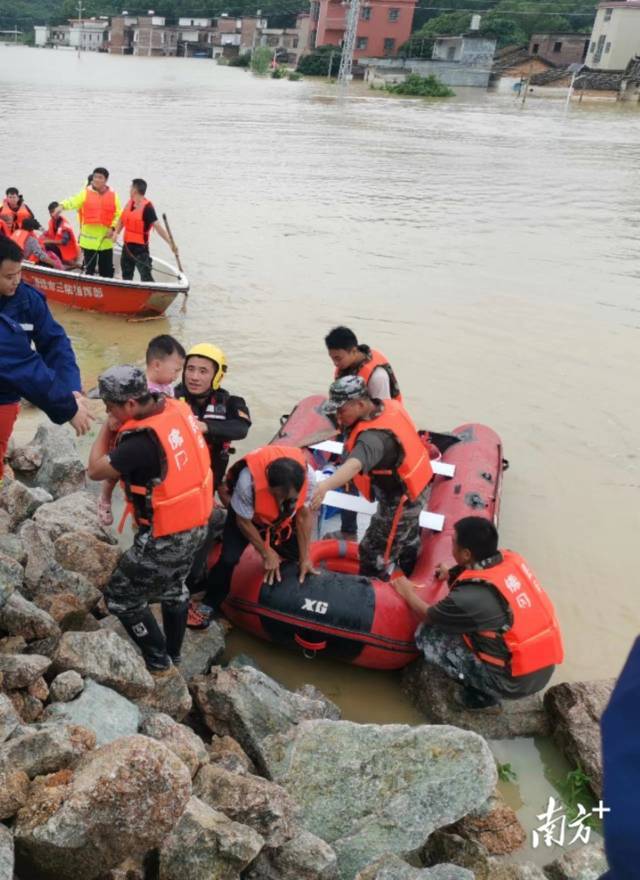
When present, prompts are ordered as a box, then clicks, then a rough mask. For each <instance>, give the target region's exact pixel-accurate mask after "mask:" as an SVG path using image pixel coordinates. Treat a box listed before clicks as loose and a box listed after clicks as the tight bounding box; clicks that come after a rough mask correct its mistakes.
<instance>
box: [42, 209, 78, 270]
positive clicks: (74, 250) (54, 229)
mask: <svg viewBox="0 0 640 880" xmlns="http://www.w3.org/2000/svg"><path fill="white" fill-rule="evenodd" d="M58 219H59V220H60V222H59V223H57V222H56V220H58ZM63 232H68V233H69V241H68V242H67V243H66V244H62V233H63ZM47 238H48V239H49V240H50V241H55V243H56V246H57V248H58V250H59V251H60V255H61V256H62V259H63V260H64V262H65V263H75V262H76V260H77V259H78V257H79V256H80V248H79V247H78V242H77V240H76V234H75V232H74V231H73V227H72V226H71V224H70V223H69V222H68V220H65V219H64V217H61V218H55V217H52V218H51V220H49V226H48V227H47Z"/></svg>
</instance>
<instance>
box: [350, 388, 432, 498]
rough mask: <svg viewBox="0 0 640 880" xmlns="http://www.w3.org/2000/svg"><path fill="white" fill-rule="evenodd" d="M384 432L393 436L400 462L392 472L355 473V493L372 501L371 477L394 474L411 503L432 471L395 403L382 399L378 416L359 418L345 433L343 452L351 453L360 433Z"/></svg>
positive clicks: (404, 413) (413, 429) (405, 415)
mask: <svg viewBox="0 0 640 880" xmlns="http://www.w3.org/2000/svg"><path fill="white" fill-rule="evenodd" d="M372 430H373V431H388V432H389V433H390V434H393V436H394V437H395V439H396V441H397V442H398V444H399V445H400V448H401V450H402V459H401V461H400V463H399V464H398V465H397V467H396V469H395V470H394V471H381V470H372V471H369V473H368V474H366V475H365V474H362V473H361V474H356V476H355V477H354V478H353V482H354V483H355V484H356V486H357V487H358V491H359V492H360V493H361V494H362V495H364V497H365V498H368V499H369V501H371V500H373V494H372V491H371V477H372V476H376V475H378V476H391V475H392V474H395V475H396V476H397V477H398V478H399V479H400V481H401V482H402V484H403V487H404V492H405V494H406V495H408V496H409V498H410V499H411V500H412V501H415V500H416V498H417V497H418V495H419V494H420V493H421V492H422V491H423V490H424V489H425V488H426V487H427V486H428V485H429V482H430V480H431V477H432V476H433V471H432V470H431V462H430V461H429V453H428V452H427V450H426V448H425V446H424V443H423V442H422V440H421V438H420V435H419V434H418V432H417V430H416V426H415V425H414V424H413V420H412V418H411V416H410V415H409V413H408V412H407V411H406V409H405V408H404V407H403V406H402V404H401V403H398V401H397V400H385V401H384V408H383V410H382V412H381V413H380V415H378V416H375V417H374V418H372V419H361V420H360V421H359V422H356V424H355V425H354V427H353V428H351V430H350V432H349V436H348V437H347V440H346V442H345V449H346V451H347V452H351V450H352V449H353V447H354V446H355V445H356V440H357V439H358V435H359V434H361V433H362V432H363V431H372Z"/></svg>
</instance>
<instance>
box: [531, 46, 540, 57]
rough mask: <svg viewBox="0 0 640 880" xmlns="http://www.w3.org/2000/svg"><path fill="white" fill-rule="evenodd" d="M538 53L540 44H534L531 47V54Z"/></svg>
mask: <svg viewBox="0 0 640 880" xmlns="http://www.w3.org/2000/svg"><path fill="white" fill-rule="evenodd" d="M539 51H540V43H534V44H533V46H532V47H531V54H532V55H537V54H538V52H539Z"/></svg>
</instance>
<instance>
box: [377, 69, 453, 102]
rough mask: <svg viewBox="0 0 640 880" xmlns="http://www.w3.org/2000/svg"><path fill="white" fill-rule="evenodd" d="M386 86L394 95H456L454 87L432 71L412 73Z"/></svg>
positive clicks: (424, 96)
mask: <svg viewBox="0 0 640 880" xmlns="http://www.w3.org/2000/svg"><path fill="white" fill-rule="evenodd" d="M385 88H386V90H387V91H388V92H392V93H393V94H394V95H417V96H419V97H423V98H450V97H451V96H452V95H455V92H454V91H453V89H450V88H449V86H445V84H444V83H441V82H440V80H439V79H438V77H437V76H434V75H433V74H432V73H430V74H429V76H420V75H419V74H417V73H410V74H409V76H408V77H407V78H406V79H405V81H404V82H401V83H397V84H396V85H388V86H385Z"/></svg>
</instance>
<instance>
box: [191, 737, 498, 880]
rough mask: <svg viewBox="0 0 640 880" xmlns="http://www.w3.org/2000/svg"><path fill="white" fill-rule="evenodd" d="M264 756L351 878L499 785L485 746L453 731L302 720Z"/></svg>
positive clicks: (267, 743)
mask: <svg viewBox="0 0 640 880" xmlns="http://www.w3.org/2000/svg"><path fill="white" fill-rule="evenodd" d="M261 751H262V755H263V758H264V761H265V764H266V766H267V768H268V771H269V773H270V776H271V778H272V779H273V780H274V781H275V782H278V783H279V784H280V785H282V786H283V787H284V788H286V789H287V791H289V792H290V793H291V794H292V795H293V796H294V797H295V799H296V801H297V803H298V804H299V805H300V807H301V808H302V824H303V825H304V826H305V827H306V828H307V829H308V830H309V831H312V832H313V833H314V834H317V835H318V836H319V837H321V838H322V839H323V840H326V841H327V843H329V844H331V846H332V847H333V848H334V849H335V851H336V853H337V856H338V866H339V873H340V877H341V878H345V880H346V878H348V880H351V878H353V877H354V876H355V874H356V873H357V872H358V871H359V870H361V869H362V868H363V867H365V866H366V865H368V864H369V863H370V862H371V861H372V859H375V858H376V857H379V856H381V855H383V854H384V853H387V852H392V853H396V854H399V855H401V854H402V853H405V852H408V851H411V850H415V849H417V848H418V847H420V846H423V845H424V843H425V841H426V839H427V837H428V836H429V834H430V833H431V832H432V831H434V830H435V829H436V828H441V827H442V826H445V825H450V824H451V823H452V822H455V821H457V820H458V819H461V818H462V817H463V816H466V815H467V813H469V812H471V811H472V810H473V809H476V808H477V807H480V806H481V805H482V804H483V803H485V801H486V800H487V798H488V797H489V795H490V794H491V793H492V791H493V789H494V788H495V784H496V781H497V772H496V765H495V759H494V758H493V755H492V754H491V751H490V749H489V747H488V745H487V744H486V742H485V741H484V740H483V739H482V738H481V737H479V736H477V735H476V734H474V733H470V732H467V731H463V730H458V729H457V728H454V727H446V726H423V727H408V726H407V725H403V724H388V725H376V724H354V723H352V722H348V721H337V722H336V721H324V720H321V721H302V722H300V724H298V725H297V726H296V727H290V728H289V730H288V731H287V732H286V733H283V734H278V735H275V736H271V737H268V738H267V739H266V740H264V741H263V742H262V744H261ZM205 769H206V768H205Z"/></svg>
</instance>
